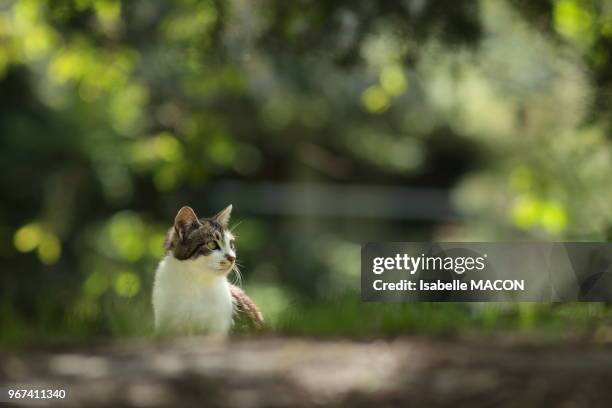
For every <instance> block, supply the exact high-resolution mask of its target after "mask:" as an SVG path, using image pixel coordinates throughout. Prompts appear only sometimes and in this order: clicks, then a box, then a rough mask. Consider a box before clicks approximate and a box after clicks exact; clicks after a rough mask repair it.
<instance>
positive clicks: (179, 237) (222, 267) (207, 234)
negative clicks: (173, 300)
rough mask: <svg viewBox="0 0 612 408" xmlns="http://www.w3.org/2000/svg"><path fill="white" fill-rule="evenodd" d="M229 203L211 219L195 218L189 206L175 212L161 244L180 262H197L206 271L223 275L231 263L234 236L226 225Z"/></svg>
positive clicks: (232, 265)
mask: <svg viewBox="0 0 612 408" xmlns="http://www.w3.org/2000/svg"><path fill="white" fill-rule="evenodd" d="M231 213H232V206H231V205H229V206H227V207H226V208H225V209H223V210H222V211H220V212H219V213H218V214H216V215H214V216H213V217H211V218H198V217H197V215H196V213H195V212H194V211H193V209H191V207H183V208H181V209H180V210H179V212H178V213H177V214H176V217H175V219H174V226H173V227H172V228H170V230H168V234H167V236H166V241H165V243H164V247H165V249H166V253H167V254H168V255H171V256H173V257H174V258H176V259H178V260H181V261H197V262H198V263H200V264H202V266H203V267H205V268H206V269H208V270H212V271H215V272H219V273H220V274H227V273H229V271H231V270H232V268H233V267H234V265H235V262H236V248H235V246H234V235H233V234H232V232H231V231H230V230H229V228H228V223H229V219H230V216H231Z"/></svg>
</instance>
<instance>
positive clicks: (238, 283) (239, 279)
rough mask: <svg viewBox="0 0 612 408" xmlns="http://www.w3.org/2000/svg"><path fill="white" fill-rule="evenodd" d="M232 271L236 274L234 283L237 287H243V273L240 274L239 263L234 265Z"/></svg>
mask: <svg viewBox="0 0 612 408" xmlns="http://www.w3.org/2000/svg"><path fill="white" fill-rule="evenodd" d="M232 271H233V272H234V281H233V282H232V283H233V284H234V285H236V286H242V273H240V268H239V267H238V263H236V264H234V267H233V268H232Z"/></svg>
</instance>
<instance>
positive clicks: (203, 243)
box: [152, 204, 263, 335]
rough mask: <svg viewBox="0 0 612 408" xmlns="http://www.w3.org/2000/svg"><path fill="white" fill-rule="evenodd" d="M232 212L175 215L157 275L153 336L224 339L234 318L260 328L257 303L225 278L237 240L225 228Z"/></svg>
mask: <svg viewBox="0 0 612 408" xmlns="http://www.w3.org/2000/svg"><path fill="white" fill-rule="evenodd" d="M231 212H232V206H231V204H230V205H229V206H227V207H226V208H225V209H223V210H222V211H221V212H219V213H218V214H216V215H215V216H213V217H211V218H198V217H197V216H196V213H195V212H194V211H193V209H192V208H191V207H186V206H185V207H182V208H181V209H180V210H179V212H178V213H177V215H176V217H175V219H174V225H173V226H172V227H170V229H169V230H168V233H167V235H166V240H165V242H164V249H165V251H166V254H165V256H164V257H163V258H162V260H161V261H160V263H159V266H158V267H157V271H156V272H155V281H154V284H153V296H152V300H153V312H154V316H155V329H156V331H157V332H161V333H174V334H202V333H211V334H221V335H227V334H228V333H229V332H230V330H231V329H232V327H233V326H235V325H234V323H235V320H242V321H243V322H244V323H245V325H246V326H249V327H250V328H254V329H260V328H262V327H263V316H262V314H261V312H260V311H259V309H258V308H257V306H256V305H255V303H254V302H253V301H252V300H251V299H250V298H249V297H248V296H247V295H246V294H245V293H244V292H243V291H242V290H241V289H240V288H239V287H237V286H235V285H232V284H231V283H230V282H229V281H228V280H227V276H228V274H229V273H230V272H231V271H232V269H234V268H235V267H236V247H235V238H234V235H233V234H232V232H231V231H230V230H229V228H228V223H229V219H230V216H231ZM237 273H238V272H237Z"/></svg>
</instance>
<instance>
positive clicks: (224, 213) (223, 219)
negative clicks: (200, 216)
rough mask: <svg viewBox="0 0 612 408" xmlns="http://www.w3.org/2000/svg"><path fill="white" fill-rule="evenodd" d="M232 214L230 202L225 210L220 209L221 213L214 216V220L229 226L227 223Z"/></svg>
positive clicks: (225, 226)
mask: <svg viewBox="0 0 612 408" xmlns="http://www.w3.org/2000/svg"><path fill="white" fill-rule="evenodd" d="M231 215H232V205H231V204H230V205H228V206H227V207H225V208H224V209H223V210H221V211H219V213H218V214H216V215H215V216H214V217H213V220H215V221H217V222H218V223H219V224H221V225H222V226H223V227H224V228H227V224H228V223H229V220H230V217H231Z"/></svg>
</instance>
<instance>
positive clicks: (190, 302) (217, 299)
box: [153, 255, 233, 334]
mask: <svg viewBox="0 0 612 408" xmlns="http://www.w3.org/2000/svg"><path fill="white" fill-rule="evenodd" d="M202 258H203V257H200V258H197V259H195V260H185V261H179V260H177V259H176V258H174V257H173V256H172V255H168V256H166V257H165V258H164V259H162V261H161V262H160V264H159V266H158V268H157V271H156V273H155V283H154V285H153V312H154V314H155V328H156V330H157V331H160V332H172V333H179V334H195V333H221V334H226V333H228V332H229V330H230V328H231V326H232V312H233V303H232V296H231V293H230V288H229V283H228V281H227V279H226V277H225V274H219V273H218V272H215V271H212V270H209V269H208V268H207V267H206V265H204V264H203V263H202V262H201V261H199V260H200V259H202Z"/></svg>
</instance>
